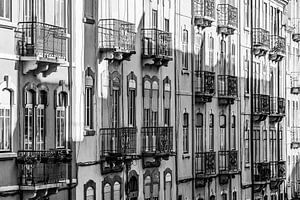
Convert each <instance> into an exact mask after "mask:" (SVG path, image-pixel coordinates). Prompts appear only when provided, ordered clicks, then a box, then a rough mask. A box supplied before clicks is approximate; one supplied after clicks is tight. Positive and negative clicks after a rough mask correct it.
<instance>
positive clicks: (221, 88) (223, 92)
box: [218, 75, 238, 98]
mask: <svg viewBox="0 0 300 200" xmlns="http://www.w3.org/2000/svg"><path fill="white" fill-rule="evenodd" d="M218 95H219V97H225V98H236V97H237V96H238V78H237V77H236V76H231V75H218Z"/></svg>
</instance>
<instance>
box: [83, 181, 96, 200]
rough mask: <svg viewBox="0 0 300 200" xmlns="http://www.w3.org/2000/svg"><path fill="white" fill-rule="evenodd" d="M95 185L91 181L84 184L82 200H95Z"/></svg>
mask: <svg viewBox="0 0 300 200" xmlns="http://www.w3.org/2000/svg"><path fill="white" fill-rule="evenodd" d="M95 188H96V183H95V182H94V181H92V180H89V181H88V182H87V183H86V184H84V191H83V192H84V200H96V191H95Z"/></svg>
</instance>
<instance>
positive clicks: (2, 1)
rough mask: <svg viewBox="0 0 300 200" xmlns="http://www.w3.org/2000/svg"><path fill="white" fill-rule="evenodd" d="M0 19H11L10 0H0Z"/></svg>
mask: <svg viewBox="0 0 300 200" xmlns="http://www.w3.org/2000/svg"><path fill="white" fill-rule="evenodd" d="M0 19H7V20H10V19H11V0H0Z"/></svg>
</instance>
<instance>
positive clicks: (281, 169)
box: [270, 161, 286, 180]
mask: <svg viewBox="0 0 300 200" xmlns="http://www.w3.org/2000/svg"><path fill="white" fill-rule="evenodd" d="M270 168H271V175H270V178H271V179H273V180H274V179H284V178H285V176H286V167H285V162H284V161H272V162H270Z"/></svg>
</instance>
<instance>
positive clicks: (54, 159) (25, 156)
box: [17, 149, 72, 164]
mask: <svg viewBox="0 0 300 200" xmlns="http://www.w3.org/2000/svg"><path fill="white" fill-rule="evenodd" d="M71 161H72V154H71V152H70V150H67V149H53V150H38V151H37V150H20V151H18V156H17V164H37V163H70V162H71Z"/></svg>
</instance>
